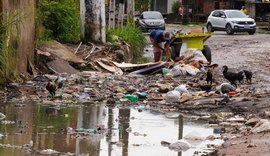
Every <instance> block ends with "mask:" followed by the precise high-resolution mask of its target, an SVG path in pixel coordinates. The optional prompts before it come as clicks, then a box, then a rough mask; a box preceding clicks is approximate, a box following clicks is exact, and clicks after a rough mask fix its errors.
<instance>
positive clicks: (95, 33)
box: [80, 0, 106, 42]
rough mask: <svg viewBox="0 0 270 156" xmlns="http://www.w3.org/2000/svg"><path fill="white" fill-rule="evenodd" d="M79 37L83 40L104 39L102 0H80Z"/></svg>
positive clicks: (103, 7) (103, 4) (104, 23)
mask: <svg viewBox="0 0 270 156" xmlns="http://www.w3.org/2000/svg"><path fill="white" fill-rule="evenodd" d="M80 10H81V12H80V16H81V39H82V40H83V41H96V42H105V41H106V22H105V3H104V0H80Z"/></svg>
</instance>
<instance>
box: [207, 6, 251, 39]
mask: <svg viewBox="0 0 270 156" xmlns="http://www.w3.org/2000/svg"><path fill="white" fill-rule="evenodd" d="M206 28H207V31H208V32H214V31H226V32H227V34H229V35H232V34H233V33H234V32H248V33H249V34H250V35H253V34H254V33H255V32H256V22H255V21H254V19H252V18H249V17H248V16H247V15H245V14H244V13H242V12H241V11H240V10H214V11H212V12H211V14H210V15H209V17H208V19H207V25H206Z"/></svg>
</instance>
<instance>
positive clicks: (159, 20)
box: [136, 11, 165, 32]
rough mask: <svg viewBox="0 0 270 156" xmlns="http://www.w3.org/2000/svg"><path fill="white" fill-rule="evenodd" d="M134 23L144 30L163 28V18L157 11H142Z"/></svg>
mask: <svg viewBox="0 0 270 156" xmlns="http://www.w3.org/2000/svg"><path fill="white" fill-rule="evenodd" d="M136 25H137V26H138V27H139V28H141V30H142V31H144V32H151V31H152V30H156V29H161V30H165V21H164V18H163V16H162V14H161V13H160V12H158V11H144V12H143V13H142V14H141V15H140V17H139V18H138V19H137V20H136Z"/></svg>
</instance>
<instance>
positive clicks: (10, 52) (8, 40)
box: [0, 13, 21, 85]
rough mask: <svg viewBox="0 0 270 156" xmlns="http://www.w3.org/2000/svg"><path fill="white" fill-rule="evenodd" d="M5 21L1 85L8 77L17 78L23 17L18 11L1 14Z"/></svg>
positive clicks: (0, 55) (0, 44)
mask: <svg viewBox="0 0 270 156" xmlns="http://www.w3.org/2000/svg"><path fill="white" fill-rule="evenodd" d="M2 16H3V17H4V18H3V21H2V22H1V24H0V50H1V53H0V85H3V84H5V82H6V81H7V79H15V78H16V75H17V74H16V70H15V69H16V65H17V58H18V54H17V52H16V50H17V48H18V44H19V43H18V42H19V41H18V40H19V34H20V33H19V31H20V23H21V22H20V21H21V17H20V16H19V14H17V13H9V14H5V15H1V17H2Z"/></svg>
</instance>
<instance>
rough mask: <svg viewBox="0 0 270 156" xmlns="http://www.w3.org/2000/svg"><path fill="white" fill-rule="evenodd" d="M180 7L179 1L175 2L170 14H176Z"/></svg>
mask: <svg viewBox="0 0 270 156" xmlns="http://www.w3.org/2000/svg"><path fill="white" fill-rule="evenodd" d="M180 6H181V3H180V1H179V0H178V1H175V2H174V3H173V5H172V12H173V13H175V14H178V9H179V7H180Z"/></svg>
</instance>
